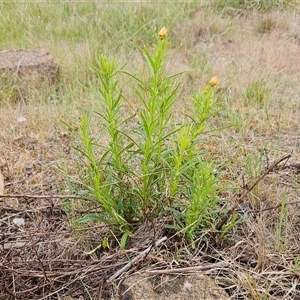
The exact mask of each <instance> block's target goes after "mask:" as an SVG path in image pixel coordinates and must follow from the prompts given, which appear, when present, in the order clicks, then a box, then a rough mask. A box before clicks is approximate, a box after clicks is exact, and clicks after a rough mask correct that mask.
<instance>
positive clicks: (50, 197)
mask: <svg viewBox="0 0 300 300" xmlns="http://www.w3.org/2000/svg"><path fill="white" fill-rule="evenodd" d="M0 198H36V199H52V198H59V199H64V198H70V199H82V198H83V197H82V196H76V195H26V194H5V195H0Z"/></svg>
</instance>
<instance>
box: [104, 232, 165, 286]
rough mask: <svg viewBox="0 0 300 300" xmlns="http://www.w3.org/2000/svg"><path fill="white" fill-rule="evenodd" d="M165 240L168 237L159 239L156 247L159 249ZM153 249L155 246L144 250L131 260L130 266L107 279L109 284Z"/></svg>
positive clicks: (127, 265)
mask: <svg viewBox="0 0 300 300" xmlns="http://www.w3.org/2000/svg"><path fill="white" fill-rule="evenodd" d="M165 240H167V237H166V236H164V237H162V238H161V239H159V240H158V241H156V242H155V247H158V246H159V245H160V244H161V243H162V242H164V241H165ZM152 248H153V246H149V247H148V248H147V249H146V250H144V251H143V252H141V253H140V254H139V255H138V256H136V257H135V258H134V259H133V260H131V261H130V262H129V263H128V264H126V265H125V266H124V267H123V268H122V269H120V270H119V271H117V272H116V273H115V274H114V275H112V276H111V277H109V278H108V279H107V281H106V282H107V283H109V282H112V281H113V280H114V279H116V278H117V277H119V276H120V275H121V274H122V273H124V272H125V271H127V270H128V269H129V268H130V267H131V266H132V265H133V264H134V263H136V262H137V261H139V260H140V259H141V258H142V257H143V256H145V255H146V254H147V253H148V252H149V251H150V250H151V249H152Z"/></svg>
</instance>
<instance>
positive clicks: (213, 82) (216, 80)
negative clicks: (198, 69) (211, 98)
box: [209, 76, 218, 87]
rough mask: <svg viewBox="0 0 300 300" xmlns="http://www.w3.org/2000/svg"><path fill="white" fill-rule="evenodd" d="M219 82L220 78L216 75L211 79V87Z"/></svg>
mask: <svg viewBox="0 0 300 300" xmlns="http://www.w3.org/2000/svg"><path fill="white" fill-rule="evenodd" d="M217 84H218V78H217V76H214V77H213V78H212V79H211V80H210V81H209V85H210V86H211V87H214V86H216V85H217Z"/></svg>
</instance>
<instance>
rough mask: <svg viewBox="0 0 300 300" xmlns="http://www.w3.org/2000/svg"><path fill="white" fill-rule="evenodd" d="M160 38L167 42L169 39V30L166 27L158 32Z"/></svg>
mask: <svg viewBox="0 0 300 300" xmlns="http://www.w3.org/2000/svg"><path fill="white" fill-rule="evenodd" d="M158 36H159V37H160V39H161V40H165V39H166V38H167V36H168V30H167V28H166V27H165V26H164V27H163V28H162V29H161V30H160V31H159V32H158Z"/></svg>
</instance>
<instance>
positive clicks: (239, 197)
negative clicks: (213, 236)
mask: <svg viewBox="0 0 300 300" xmlns="http://www.w3.org/2000/svg"><path fill="white" fill-rule="evenodd" d="M291 156H292V155H291V154H287V155H285V156H283V157H281V158H280V159H279V160H277V161H275V162H274V163H273V164H272V165H271V166H270V167H269V168H268V169H267V170H266V171H265V172H264V173H263V174H261V175H260V176H259V177H258V178H257V179H256V180H255V181H254V183H253V184H252V185H251V186H250V187H248V188H246V189H245V190H244V191H243V192H242V193H241V194H238V195H236V196H235V197H236V200H237V201H236V203H235V204H234V205H233V206H232V207H231V209H230V210H229V211H228V213H227V215H226V216H224V217H223V218H222V219H221V220H220V222H219V223H218V224H217V225H216V229H217V230H218V231H219V230H221V228H222V227H223V225H224V224H225V223H226V222H227V221H228V219H229V218H230V217H231V216H232V214H233V212H234V211H235V209H236V208H237V207H238V206H239V205H240V204H241V203H242V202H243V199H244V198H245V196H246V195H247V194H248V193H250V192H251V191H252V190H253V189H254V187H255V186H256V185H257V184H258V183H259V182H260V181H261V180H262V179H263V178H264V177H265V176H266V175H267V174H269V173H270V172H272V171H273V170H274V169H275V167H276V166H277V165H279V164H280V163H281V162H283V161H284V160H288V159H289V158H291ZM246 186H247V185H246Z"/></svg>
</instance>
